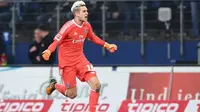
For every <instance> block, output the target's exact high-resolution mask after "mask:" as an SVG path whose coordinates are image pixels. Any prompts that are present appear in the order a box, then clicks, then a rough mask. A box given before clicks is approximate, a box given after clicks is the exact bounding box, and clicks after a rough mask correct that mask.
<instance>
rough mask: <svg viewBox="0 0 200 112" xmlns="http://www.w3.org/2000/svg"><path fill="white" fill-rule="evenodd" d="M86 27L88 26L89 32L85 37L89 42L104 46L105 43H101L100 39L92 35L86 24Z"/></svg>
mask: <svg viewBox="0 0 200 112" xmlns="http://www.w3.org/2000/svg"><path fill="white" fill-rule="evenodd" d="M88 26H89V31H88V35H87V37H88V38H89V40H91V41H92V42H93V43H95V44H97V45H100V46H103V45H104V44H105V41H103V40H102V39H100V38H99V37H98V36H96V35H95V34H94V32H93V29H92V26H91V25H90V23H88Z"/></svg>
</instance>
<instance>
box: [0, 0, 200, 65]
mask: <svg viewBox="0 0 200 112" xmlns="http://www.w3.org/2000/svg"><path fill="white" fill-rule="evenodd" d="M86 3H87V6H88V9H89V22H90V23H91V24H92V26H93V28H94V31H95V33H97V34H98V35H101V32H102V4H104V2H97V1H95V0H89V1H86ZM199 3H200V2H195V1H186V2H184V14H183V17H184V25H183V26H184V35H183V36H184V38H185V39H198V37H199V22H198V18H199V17H198V16H199V15H198V9H199ZM13 5H15V8H16V9H15V25H16V35H15V37H16V41H17V42H32V38H34V41H33V42H32V43H31V45H30V49H29V53H28V55H29V58H30V60H31V62H32V63H35V64H46V63H48V64H49V63H51V64H52V62H53V61H50V62H44V60H42V59H41V53H42V51H43V50H44V49H46V48H47V46H48V45H49V43H50V42H51V41H52V38H53V36H54V34H55V33H56V32H57V29H56V20H57V18H56V16H57V12H56V11H57V6H59V8H60V12H61V13H60V25H62V24H63V23H64V22H66V21H67V20H70V19H72V18H73V16H72V13H71V12H70V8H71V5H72V2H61V3H55V2H47V3H44V2H39V3H38V2H32V3H26V2H24V3H15V4H13V3H7V2H0V24H1V25H0V35H1V38H0V56H1V57H3V58H0V59H1V60H0V64H2V63H5V61H4V60H6V58H5V57H6V55H5V43H4V42H5V36H3V33H4V32H8V33H9V34H11V31H12V10H11V9H12V7H13ZM179 5H180V3H179V2H177V1H174V0H172V1H165V2H163V1H162V2H160V1H159V0H158V1H148V2H147V1H146V2H144V6H145V9H144V29H145V33H146V34H147V35H145V36H146V37H145V39H151V40H156V39H158V40H159V39H161V40H162V39H165V38H164V37H165V35H166V34H165V25H164V23H162V22H160V21H159V20H158V8H159V7H170V8H171V9H172V20H171V21H170V23H171V25H170V35H171V39H178V38H179V32H180V9H179ZM105 6H106V8H107V9H106V28H107V29H106V33H108V37H107V39H110V40H137V39H140V30H141V15H140V13H141V2H105ZM44 24H48V25H47V26H43V25H44ZM116 25H117V27H116ZM38 26H39V27H38ZM47 38H48V39H47ZM2 60H3V61H2ZM52 60H54V58H52ZM3 65H5V64H3Z"/></svg>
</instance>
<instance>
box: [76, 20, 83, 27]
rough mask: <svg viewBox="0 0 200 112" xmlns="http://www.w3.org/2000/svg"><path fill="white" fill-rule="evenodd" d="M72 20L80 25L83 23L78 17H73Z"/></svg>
mask: <svg viewBox="0 0 200 112" xmlns="http://www.w3.org/2000/svg"><path fill="white" fill-rule="evenodd" d="M74 22H75V23H76V24H78V25H79V26H82V25H83V21H80V20H79V19H78V18H74Z"/></svg>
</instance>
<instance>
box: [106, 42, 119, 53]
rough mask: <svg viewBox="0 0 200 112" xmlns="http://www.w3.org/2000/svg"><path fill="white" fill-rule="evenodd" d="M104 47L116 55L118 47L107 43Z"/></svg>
mask: <svg viewBox="0 0 200 112" xmlns="http://www.w3.org/2000/svg"><path fill="white" fill-rule="evenodd" d="M103 47H104V48H105V49H107V50H108V51H110V52H111V53H114V52H115V51H116V50H117V46H116V45H115V44H109V43H107V42H106V43H105V44H104V46H103Z"/></svg>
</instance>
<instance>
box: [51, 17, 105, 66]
mask: <svg viewBox="0 0 200 112" xmlns="http://www.w3.org/2000/svg"><path fill="white" fill-rule="evenodd" d="M86 38H89V40H91V41H92V42H93V43H95V44H97V45H100V46H103V45H104V44H105V41H103V40H101V39H100V38H99V37H97V36H96V35H95V34H94V33H93V29H92V27H91V25H90V24H89V23H88V22H84V23H83V24H82V25H81V26H80V25H78V24H76V23H75V21H74V20H70V21H68V22H66V23H65V24H64V25H63V26H62V28H61V29H60V31H59V33H58V34H57V35H56V36H55V37H54V42H53V43H52V44H51V45H50V46H49V47H48V49H49V50H50V51H51V52H54V51H55V49H56V47H57V46H58V45H59V50H58V64H59V67H61V68H63V67H65V66H73V65H75V64H77V63H78V62H79V61H80V60H82V59H84V58H85V59H86V57H85V55H84V53H83V46H84V41H85V39H86Z"/></svg>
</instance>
